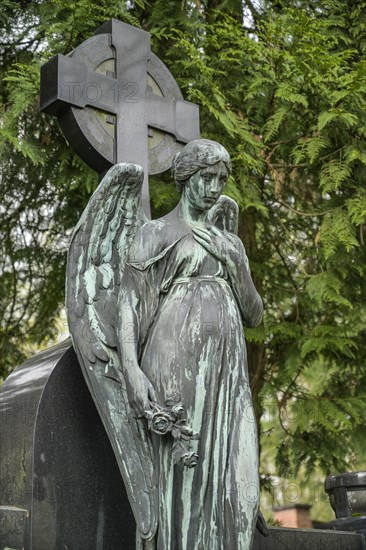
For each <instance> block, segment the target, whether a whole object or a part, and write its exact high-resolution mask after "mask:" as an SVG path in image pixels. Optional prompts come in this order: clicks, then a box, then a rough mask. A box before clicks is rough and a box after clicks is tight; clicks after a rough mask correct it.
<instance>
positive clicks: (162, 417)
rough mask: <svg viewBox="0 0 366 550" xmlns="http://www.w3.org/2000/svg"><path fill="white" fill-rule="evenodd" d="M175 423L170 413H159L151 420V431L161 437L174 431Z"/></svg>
mask: <svg viewBox="0 0 366 550" xmlns="http://www.w3.org/2000/svg"><path fill="white" fill-rule="evenodd" d="M172 427H173V422H172V421H171V418H170V415H169V413H165V412H163V411H159V412H156V413H154V414H153V416H152V418H151V429H152V431H153V432H155V433H156V434H159V435H165V434H167V433H168V432H170V431H171V430H172Z"/></svg>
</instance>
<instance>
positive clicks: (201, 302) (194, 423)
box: [67, 140, 262, 550]
mask: <svg viewBox="0 0 366 550" xmlns="http://www.w3.org/2000/svg"><path fill="white" fill-rule="evenodd" d="M230 169H231V164H230V158H229V155H228V153H227V151H226V150H225V149H224V148H223V147H222V146H221V145H220V144H218V143H216V142H214V141H209V140H195V141H193V142H190V143H188V144H187V145H186V146H185V147H184V149H183V150H182V152H181V153H179V154H178V155H177V156H176V157H175V158H174V161H173V175H174V178H175V180H176V183H177V187H178V188H179V189H180V190H181V200H180V202H179V204H178V206H177V207H176V208H175V209H174V210H173V211H172V212H170V213H169V214H168V215H167V216H165V217H163V218H161V219H159V220H153V221H150V220H147V219H146V217H145V215H144V213H143V210H142V207H141V187H142V182H143V172H142V169H141V168H140V167H139V166H137V165H135V164H118V165H115V166H113V167H112V168H111V169H110V170H109V172H108V173H107V175H106V176H105V177H104V179H103V180H102V182H101V184H100V185H99V187H98V189H97V190H96V192H95V193H94V195H93V197H92V198H91V200H90V202H89V204H88V206H87V208H86V210H85V212H84V213H83V215H82V218H81V220H80V222H79V224H78V226H77V227H76V230H75V233H74V235H73V238H72V243H71V247H70V253H69V262H68V279H67V310H68V318H69V323H70V330H71V332H72V338H73V343H74V346H75V349H76V351H77V354H78V357H79V360H80V363H81V365H82V368H83V372H84V375H85V378H86V381H87V384H88V386H89V389H90V391H91V393H92V395H93V398H94V400H95V403H96V405H97V408H98V411H99V413H100V415H101V418H102V420H103V423H104V426H105V428H106V431H107V433H108V435H109V438H110V440H111V443H112V446H113V449H114V452H115V455H116V458H117V461H118V465H119V468H120V471H121V474H122V476H123V480H124V483H125V486H126V489H127V492H128V496H129V499H130V503H131V507H132V509H133V513H134V516H135V519H136V523H137V548H149V549H162V548H164V549H168V548H169V549H170V550H174V549H181V548H184V549H188V548H189V549H190V550H191V549H192V550H200V549H202V548H210V550H221V549H222V548H235V549H238V550H249V549H250V547H251V543H252V539H253V532H254V528H255V523H256V518H257V514H258V503H259V483H258V464H257V462H258V449H257V430H256V425H255V421H254V414H253V410H252V402H251V394H250V389H249V381H248V371H247V355H246V348H245V341H244V335H243V326H244V327H245V326H255V325H257V324H258V323H259V322H260V321H261V317H262V301H261V299H260V297H259V295H258V293H257V292H256V290H255V288H254V285H253V282H252V279H251V276H250V271H249V266H248V260H247V257H246V254H245V250H244V247H243V244H242V242H241V241H240V239H239V238H238V237H237V236H236V234H235V229H236V224H237V205H236V203H235V202H234V201H232V200H231V199H229V198H228V197H224V196H222V195H221V194H222V192H223V189H224V186H225V183H226V180H227V178H228V175H229V172H230ZM166 403H170V405H169V407H171V406H172V405H171V404H172V403H175V404H176V405H177V407H178V408H179V407H182V410H181V409H179V411H180V412H179V414H177V415H176V416H174V415H173V416H174V418H173V417H171V416H169V415H170V411H171V410H172V409H171V408H169V407H168V409H166V410H165V413H164V414H165V417H164V418H163V417H162V418H160V420H161V421H157V423H156V425H155V428H156V429H152V428H153V424H152V420H151V419H152V416H153V414H154V411H155V412H157V411H160V412H161V410H162V409H161V408H159V407H162V406H163V405H164V404H166ZM177 410H178V409H177ZM183 411H184V415H183ZM163 416H164V415H163ZM171 418H173V420H174V422H175V421H177V422H180V421H182V423H181V424H180V425H179V426H180V428H179V429H177V426H176V427H175V428H174V427H173V423H171V424H169V422H170V420H169V419H171ZM168 424H169V426H168ZM149 428H150V429H149ZM174 429H175V431H173V430H174ZM181 433H186V434H188V435H187V438H186V439H185V445H187V452H188V451H189V453H190V456H191V457H192V458H191V459H190V460H188V461H186V463H185V461H184V460H180V461H177V457H176V456H174V454H177V452H175V453H174V446H173V449H172V444H173V442H174V439H178V440H179V438H180V434H181ZM191 433H192V434H194V433H197V434H199V435H200V438H199V439H198V437H190V436H189V434H191ZM183 439H184V438H183ZM180 452H181V453H183V455H184V456H186V455H185V451H184V450H183V451H182V448H180ZM197 457H198V458H197ZM180 458H182V456H181V457H180ZM186 465H188V466H190V467H189V468H186V467H185V466H186Z"/></svg>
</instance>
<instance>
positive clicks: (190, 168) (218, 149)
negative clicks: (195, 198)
mask: <svg viewBox="0 0 366 550" xmlns="http://www.w3.org/2000/svg"><path fill="white" fill-rule="evenodd" d="M219 162H223V163H224V164H225V166H226V168H227V171H228V173H229V174H230V173H231V160H230V155H229V153H228V152H227V151H226V149H225V147H223V146H222V145H220V143H217V141H211V140H210V139H195V140H193V141H190V142H189V143H187V145H186V146H185V147H183V149H182V150H181V152H180V153H177V154H176V155H175V157H174V158H173V162H172V174H173V177H174V181H175V184H176V186H177V189H178V191H179V192H180V193H181V192H182V191H183V188H184V186H185V184H186V183H187V181H188V180H189V178H190V177H191V176H193V174H195V173H196V172H198V171H199V170H202V169H203V168H207V167H208V166H213V165H214V164H217V163H219Z"/></svg>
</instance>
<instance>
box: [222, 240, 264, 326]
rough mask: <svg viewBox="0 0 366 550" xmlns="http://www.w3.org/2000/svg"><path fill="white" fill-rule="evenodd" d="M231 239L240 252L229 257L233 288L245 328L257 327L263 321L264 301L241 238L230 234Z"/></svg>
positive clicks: (228, 264)
mask: <svg viewBox="0 0 366 550" xmlns="http://www.w3.org/2000/svg"><path fill="white" fill-rule="evenodd" d="M229 239H230V240H231V242H232V243H233V245H234V246H235V248H236V250H237V252H238V253H237V254H230V255H228V258H227V262H226V265H227V268H228V272H229V276H230V280H231V287H232V290H233V293H234V296H235V298H236V301H237V304H238V307H239V309H240V313H241V316H242V320H243V324H244V326H246V327H255V326H257V325H259V323H260V322H261V320H262V316H263V303H262V299H261V297H260V296H259V294H258V292H257V290H256V288H255V286H254V283H253V280H252V277H251V275H250V270H249V264H248V258H247V255H246V253H245V249H244V246H243V243H242V242H241V240H240V239H239V237H237V236H236V235H233V234H230V236H229Z"/></svg>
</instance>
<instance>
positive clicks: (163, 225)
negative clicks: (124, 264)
mask: <svg viewBox="0 0 366 550" xmlns="http://www.w3.org/2000/svg"><path fill="white" fill-rule="evenodd" d="M169 245H170V242H169V228H168V223H167V222H166V221H165V220H163V219H159V220H151V221H148V222H146V223H145V224H144V225H143V226H142V227H140V229H138V231H137V233H136V235H135V238H134V240H133V242H132V244H131V247H130V250H129V259H130V260H132V259H133V261H134V262H145V261H147V260H148V259H150V258H152V257H154V256H156V255H157V254H160V252H162V250H164V248H166V247H167V246H169Z"/></svg>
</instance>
